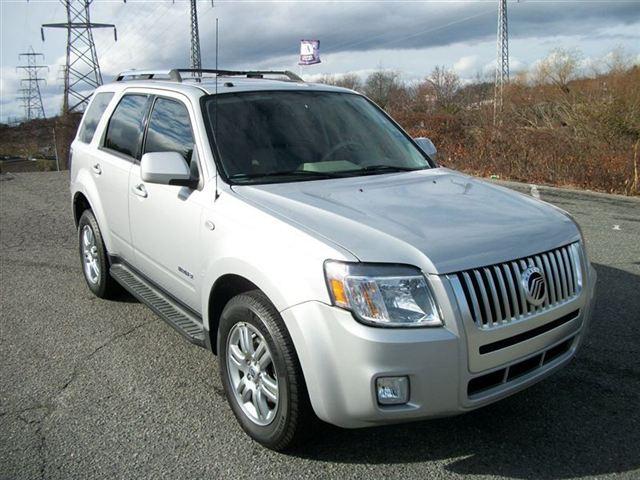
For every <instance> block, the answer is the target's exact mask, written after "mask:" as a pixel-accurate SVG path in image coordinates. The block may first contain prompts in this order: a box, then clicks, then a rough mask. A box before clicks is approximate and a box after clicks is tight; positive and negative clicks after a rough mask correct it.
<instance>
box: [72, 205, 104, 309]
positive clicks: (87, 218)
mask: <svg viewBox="0 0 640 480" xmlns="http://www.w3.org/2000/svg"><path fill="white" fill-rule="evenodd" d="M86 225H88V226H89V227H90V228H91V230H92V231H93V237H94V238H95V241H96V246H97V247H98V263H99V264H100V277H99V279H98V282H97V283H92V282H91V281H90V280H89V279H88V278H87V274H86V272H85V270H84V254H83V249H82V230H83V229H84V227H85V226H86ZM78 252H79V254H80V267H81V268H82V277H83V278H84V281H85V282H86V284H87V287H89V290H91V291H92V292H93V293H94V294H95V295H96V296H98V297H100V298H104V297H106V296H107V293H108V289H109V280H110V279H109V260H108V257H107V251H106V248H105V246H104V241H103V240H102V234H101V233H100V228H99V227H98V222H97V221H96V217H95V216H94V215H93V212H92V211H91V210H85V211H84V212H82V215H81V216H80V220H79V221H78Z"/></svg>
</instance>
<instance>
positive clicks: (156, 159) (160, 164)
mask: <svg viewBox="0 0 640 480" xmlns="http://www.w3.org/2000/svg"><path fill="white" fill-rule="evenodd" d="M140 176H141V177H142V181H143V182H148V183H159V184H161V185H177V186H181V187H189V188H195V187H196V186H197V185H198V181H197V180H194V179H193V178H191V172H190V170H189V166H188V165H187V162H186V161H185V159H184V158H183V156H182V155H180V154H179V153H178V152H151V153H145V154H144V155H143V156H142V159H141V160H140Z"/></svg>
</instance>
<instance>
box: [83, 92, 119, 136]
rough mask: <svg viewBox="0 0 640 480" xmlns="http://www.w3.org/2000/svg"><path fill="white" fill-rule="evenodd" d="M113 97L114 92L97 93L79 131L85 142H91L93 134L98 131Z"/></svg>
mask: <svg viewBox="0 0 640 480" xmlns="http://www.w3.org/2000/svg"><path fill="white" fill-rule="evenodd" d="M112 98H113V92H101V93H97V94H96V95H95V97H94V99H93V101H92V102H91V105H90V106H89V108H88V109H87V111H86V112H85V114H84V117H83V118H82V125H80V131H79V132H78V140H80V141H81V142H83V143H91V140H93V135H94V134H95V133H96V128H98V123H100V119H101V118H102V115H103V114H104V111H105V110H106V109H107V105H109V102H110V101H111V99H112Z"/></svg>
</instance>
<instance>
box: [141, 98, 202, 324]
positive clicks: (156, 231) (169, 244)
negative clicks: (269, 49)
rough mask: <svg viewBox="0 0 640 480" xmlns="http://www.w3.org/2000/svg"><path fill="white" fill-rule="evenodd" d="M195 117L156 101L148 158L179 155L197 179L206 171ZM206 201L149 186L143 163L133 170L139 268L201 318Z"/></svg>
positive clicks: (173, 102) (194, 193)
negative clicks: (195, 132)
mask: <svg viewBox="0 0 640 480" xmlns="http://www.w3.org/2000/svg"><path fill="white" fill-rule="evenodd" d="M191 113H192V112H190V109H189V108H188V107H187V104H186V103H184V102H183V101H182V100H181V99H179V98H170V97H164V96H162V97H156V98H154V99H153V106H152V108H151V112H150V114H149V122H148V127H147V132H146V135H145V140H144V145H143V152H142V153H143V154H144V153H149V152H166V151H175V152H178V153H180V154H182V155H183V157H184V159H185V161H186V162H187V163H188V164H189V165H190V168H191V171H192V175H193V176H195V177H197V176H198V175H199V171H200V170H199V165H198V159H197V157H198V155H197V147H196V146H195V145H194V135H193V129H192V124H193V122H192V119H191V118H192V117H191ZM205 202H206V199H205V195H204V194H203V193H202V191H201V189H196V190H192V189H190V188H187V187H180V186H171V185H159V184H153V183H146V182H143V181H142V178H141V176H140V163H139V162H137V163H136V164H135V165H133V167H132V169H131V174H130V177H129V219H130V225H131V237H132V243H133V250H134V260H133V264H134V266H135V267H136V268H137V269H138V270H139V271H140V272H141V273H143V274H144V275H145V276H147V277H148V279H149V280H151V281H152V282H154V283H156V284H157V285H158V286H160V287H162V288H163V289H164V290H166V291H167V293H169V294H170V295H172V296H173V297H175V298H176V299H177V300H179V301H180V302H182V303H183V304H185V305H186V306H188V307H190V308H191V309H192V310H194V311H195V312H197V313H202V312H201V305H200V285H201V284H200V281H201V278H200V270H199V265H200V263H201V262H199V255H200V253H201V249H200V235H201V233H202V232H201V225H202V224H203V223H202V218H201V217H202V215H203V210H204V207H205V206H206V203H205Z"/></svg>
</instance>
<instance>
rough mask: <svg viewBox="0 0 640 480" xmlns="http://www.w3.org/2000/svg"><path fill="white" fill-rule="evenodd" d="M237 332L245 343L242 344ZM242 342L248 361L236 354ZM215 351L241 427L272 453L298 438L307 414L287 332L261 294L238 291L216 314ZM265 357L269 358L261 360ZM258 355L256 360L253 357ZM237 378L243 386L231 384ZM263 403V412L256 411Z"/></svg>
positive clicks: (309, 417)
mask: <svg viewBox="0 0 640 480" xmlns="http://www.w3.org/2000/svg"><path fill="white" fill-rule="evenodd" d="M245 331H246V332H248V335H247V334H244V333H243V332H245ZM243 335H245V336H244V338H245V339H247V340H248V339H250V342H249V341H247V342H246V343H244V344H243V341H244V340H243ZM263 343H264V344H265V345H266V347H267V349H266V353H265V349H264V348H263V345H262V344H263ZM248 344H250V345H251V347H250V348H253V349H254V355H253V358H254V360H253V361H246V360H245V362H244V363H242V362H241V361H239V359H238V356H239V353H240V354H242V353H243V345H244V347H245V348H244V350H245V351H246V350H247V348H246V345H248ZM218 352H219V356H218V365H219V368H220V378H221V380H222V383H223V385H224V390H225V393H226V396H227V400H228V402H229V405H230V406H231V409H232V410H233V413H234V414H235V416H236V418H237V419H238V422H239V423H240V426H241V427H242V428H243V430H244V431H245V432H246V433H247V434H248V435H249V436H250V437H251V438H253V439H254V440H256V441H257V442H259V443H261V444H262V445H264V446H265V447H267V448H269V449H271V450H276V451H282V450H286V449H287V448H288V447H289V446H291V445H292V444H293V443H294V442H296V441H299V440H300V439H301V436H302V432H304V431H307V430H308V428H307V427H308V426H309V425H310V423H311V421H312V420H313V413H312V410H311V405H310V402H309V397H308V394H307V389H306V385H305V382H304V377H303V374H302V370H301V368H300V363H299V361H298V356H297V355H296V351H295V349H294V346H293V342H292V340H291V337H290V336H289V332H288V331H287V329H286V327H285V325H284V322H283V321H282V318H281V317H280V314H279V313H278V311H277V310H276V308H275V307H274V306H273V304H272V303H271V302H270V301H269V299H268V298H267V297H266V296H265V295H264V294H263V293H262V292H260V291H259V290H253V291H251V292H247V293H243V294H241V295H238V296H236V297H234V298H232V299H231V300H230V301H229V303H227V305H226V306H225V308H224V310H223V312H222V315H221V318H220V324H219V330H218ZM267 355H269V356H270V358H271V360H270V362H269V360H266V361H265V358H266V356H267ZM246 358H248V356H247V355H245V359H246ZM258 358H260V360H261V362H257V361H256V360H257V359H258ZM263 362H266V363H263ZM261 363H263V365H260V364H261ZM253 367H255V369H254V370H253V371H252V368H253ZM256 377H257V379H256ZM273 380H277V384H276V388H275V391H276V392H277V402H274V401H273V392H274V386H273ZM243 381H244V388H243V387H239V388H236V387H237V386H238V385H239V383H242V382H243ZM240 391H241V392H242V393H239V392H240ZM248 391H249V393H247V392H248ZM269 392H271V395H270V394H269ZM249 397H250V398H249ZM243 399H244V401H243ZM255 399H257V401H256V400H255ZM261 400H263V401H264V402H262V401H261ZM261 405H262V408H259V407H260V406H261ZM265 406H266V409H267V411H268V413H267V414H263V415H261V412H262V413H264V407H265Z"/></svg>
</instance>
